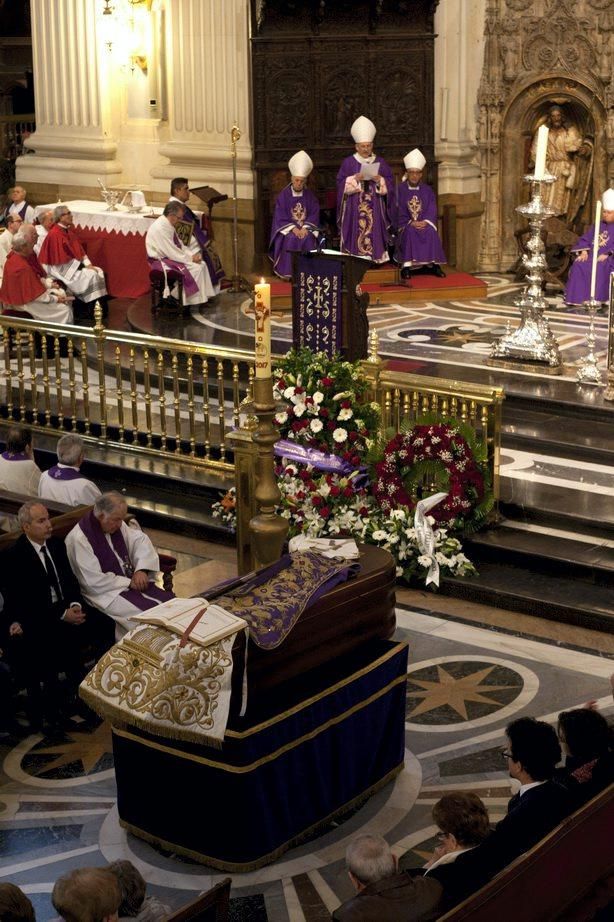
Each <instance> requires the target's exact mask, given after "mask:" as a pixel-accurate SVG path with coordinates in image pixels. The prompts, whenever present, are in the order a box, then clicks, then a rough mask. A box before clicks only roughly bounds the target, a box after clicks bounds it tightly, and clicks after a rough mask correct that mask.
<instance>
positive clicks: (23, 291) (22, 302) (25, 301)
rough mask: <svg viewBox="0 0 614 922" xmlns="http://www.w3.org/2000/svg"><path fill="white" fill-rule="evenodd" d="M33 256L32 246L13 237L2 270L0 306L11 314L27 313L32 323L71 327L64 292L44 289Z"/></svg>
mask: <svg viewBox="0 0 614 922" xmlns="http://www.w3.org/2000/svg"><path fill="white" fill-rule="evenodd" d="M34 260H36V256H35V255H34V248H33V246H32V242H31V240H30V239H29V236H28V235H27V234H23V233H21V232H19V233H17V234H15V236H14V237H13V247H12V249H11V252H10V253H9V255H8V257H7V260H6V264H5V266H4V276H3V278H2V285H0V302H1V303H2V305H3V306H4V307H10V308H11V309H12V310H22V311H27V312H28V314H30V315H31V316H32V317H34V319H35V320H42V321H47V322H50V323H72V319H73V318H72V307H71V306H70V304H69V303H68V302H67V300H66V294H65V292H63V291H61V290H60V289H51V288H47V286H46V285H45V282H44V273H43V276H41V275H40V271H42V270H40V266H38V267H37V263H38V261H36V263H35V262H34ZM39 270H40V271H39Z"/></svg>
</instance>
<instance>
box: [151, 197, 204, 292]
mask: <svg viewBox="0 0 614 922" xmlns="http://www.w3.org/2000/svg"><path fill="white" fill-rule="evenodd" d="M184 215H185V205H184V204H183V203H182V202H178V201H171V202H168V204H167V205H165V207H164V211H163V212H162V214H161V215H160V217H159V218H156V220H155V221H154V222H153V223H152V224H151V225H150V227H149V230H148V231H147V234H146V235H145V248H146V250H147V257H148V261H149V265H150V267H151V269H156V270H158V271H159V272H163V273H164V277H165V279H167V285H166V287H167V288H169V289H172V286H173V282H172V275H175V276H177V275H180V276H181V279H182V281H183V303H184V304H185V305H190V304H203V303H204V302H205V301H208V300H209V298H214V297H215V295H216V294H217V292H218V290H219V289H218V288H217V286H216V287H214V286H213V283H212V281H211V276H210V275H209V270H208V269H207V267H206V265H205V264H204V263H203V258H202V254H201V252H200V250H199V251H198V252H195V250H194V249H193V248H192V247H191V246H186V245H185V244H184V243H182V242H181V240H180V239H179V237H178V236H177V234H176V233H175V225H176V224H177V222H178V221H181V220H183V217H184ZM171 294H172V291H171ZM165 297H168V294H165Z"/></svg>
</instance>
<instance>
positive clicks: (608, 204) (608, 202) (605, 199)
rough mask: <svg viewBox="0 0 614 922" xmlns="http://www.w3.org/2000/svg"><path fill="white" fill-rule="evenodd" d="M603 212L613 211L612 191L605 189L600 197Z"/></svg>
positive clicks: (613, 193) (613, 198)
mask: <svg viewBox="0 0 614 922" xmlns="http://www.w3.org/2000/svg"><path fill="white" fill-rule="evenodd" d="M601 204H602V205H603V210H604V211H614V189H606V190H605V192H604V193H603V195H602V196H601Z"/></svg>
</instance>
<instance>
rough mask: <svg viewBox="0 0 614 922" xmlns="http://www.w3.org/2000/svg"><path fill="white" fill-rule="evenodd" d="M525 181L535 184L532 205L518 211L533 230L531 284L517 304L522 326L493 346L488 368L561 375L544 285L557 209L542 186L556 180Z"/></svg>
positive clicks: (526, 259)
mask: <svg viewBox="0 0 614 922" xmlns="http://www.w3.org/2000/svg"><path fill="white" fill-rule="evenodd" d="M524 180H525V182H529V183H531V201H530V202H529V203H528V205H519V206H518V208H516V211H517V212H518V213H519V214H521V215H524V216H525V217H526V218H527V219H528V222H529V227H530V228H531V236H530V237H529V239H528V241H527V250H528V251H529V255H528V256H527V254H526V253H525V254H524V255H523V257H522V262H523V265H524V266H525V267H526V269H527V279H528V282H529V284H528V285H527V286H526V287H525V289H524V291H523V292H522V294H521V295H520V297H519V298H516V300H515V301H514V304H515V305H516V307H518V308H519V309H520V326H519V327H517V329H515V330H514V331H513V332H511V333H510V332H506V333H504V335H503V336H501V337H500V338H499V339H498V340H496V341H495V342H494V343H493V345H492V352H491V357H490V358H489V359H488V364H489V365H507V366H508V367H510V366H511V367H519V363H525V364H526V366H527V367H528V368H530V367H535V365H540V366H542V370H543V371H545V372H546V373H547V374H552V375H558V374H560V373H561V354H560V352H559V344H558V342H557V341H556V338H555V336H554V334H553V333H552V330H551V329H550V326H549V325H548V321H547V320H546V316H545V311H546V299H545V298H544V293H543V289H542V285H543V281H544V271H545V269H546V255H545V247H544V242H543V240H542V235H541V230H542V225H543V223H544V221H545V219H546V218H549V217H551V216H552V215H553V214H554V211H553V209H552V208H549V207H548V206H546V205H544V204H543V202H542V196H541V188H542V183H546V184H548V185H549V184H550V183H553V182H554V181H555V177H554V176H552V175H551V174H550V173H545V174H544V176H543V177H542V178H541V179H538V180H536V179H535V177H534V176H533V174H529V175H527V176H525V177H524Z"/></svg>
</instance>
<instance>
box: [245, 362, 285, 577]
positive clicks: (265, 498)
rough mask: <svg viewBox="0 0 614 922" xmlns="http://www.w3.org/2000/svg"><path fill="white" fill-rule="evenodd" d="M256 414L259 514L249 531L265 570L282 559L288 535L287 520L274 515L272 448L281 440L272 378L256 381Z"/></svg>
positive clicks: (277, 494)
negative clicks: (275, 417)
mask: <svg viewBox="0 0 614 922" xmlns="http://www.w3.org/2000/svg"><path fill="white" fill-rule="evenodd" d="M254 412H255V414H256V416H257V418H258V427H257V429H255V430H254V432H253V433H252V439H253V441H254V442H255V443H256V445H257V447H258V456H257V459H256V489H255V491H254V495H255V497H256V502H257V504H258V510H259V511H258V514H257V515H256V516H254V517H253V518H252V519H251V520H250V523H249V531H250V536H251V542H252V552H253V555H254V560H255V563H256V567H265V566H267V565H268V564H271V563H274V562H275V561H276V560H279V558H280V557H281V551H282V547H283V544H284V541H285V539H286V535H287V534H288V522H287V520H286V519H284V518H282V516H280V515H277V514H276V512H275V507H276V506H277V505H278V504H279V502H280V500H281V493H280V492H279V487H278V486H277V480H276V479H275V457H274V454H273V445H274V444H275V442H276V441H277V440H278V438H279V432H278V431H277V429H275V427H274V426H273V416H274V414H275V400H274V399H273V379H272V378H270V377H269V378H254Z"/></svg>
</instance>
